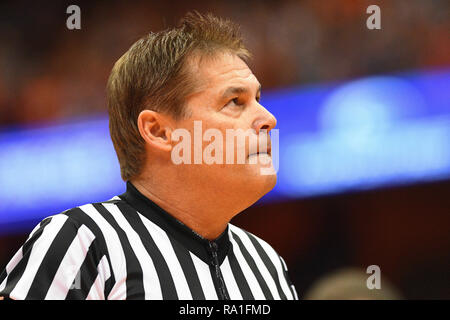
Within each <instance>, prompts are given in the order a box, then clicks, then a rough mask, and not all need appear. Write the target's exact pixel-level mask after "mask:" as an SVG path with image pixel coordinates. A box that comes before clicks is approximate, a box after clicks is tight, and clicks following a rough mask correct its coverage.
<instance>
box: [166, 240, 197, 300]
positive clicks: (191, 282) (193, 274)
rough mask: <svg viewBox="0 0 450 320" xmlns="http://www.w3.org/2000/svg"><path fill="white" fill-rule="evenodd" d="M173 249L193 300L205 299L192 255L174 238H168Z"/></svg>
mask: <svg viewBox="0 0 450 320" xmlns="http://www.w3.org/2000/svg"><path fill="white" fill-rule="evenodd" d="M170 242H171V243H172V247H173V250H174V251H175V254H176V256H177V258H178V261H180V264H181V268H182V269H183V273H184V277H185V278H186V281H187V283H188V286H189V289H190V290H191V294H192V299H193V300H205V299H206V298H205V293H204V292H203V288H202V285H201V283H200V279H199V278H198V274H197V270H196V269H195V266H194V262H193V261H192V257H191V255H190V253H189V250H187V249H186V248H185V247H183V246H182V245H180V243H179V242H178V241H176V240H173V239H172V238H170Z"/></svg>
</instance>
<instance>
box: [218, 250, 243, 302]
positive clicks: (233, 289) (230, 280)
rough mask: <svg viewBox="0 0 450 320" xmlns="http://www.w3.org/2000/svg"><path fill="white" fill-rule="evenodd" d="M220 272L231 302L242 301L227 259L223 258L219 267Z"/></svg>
mask: <svg viewBox="0 0 450 320" xmlns="http://www.w3.org/2000/svg"><path fill="white" fill-rule="evenodd" d="M220 270H221V271H222V275H223V280H224V282H225V286H226V287H227V290H228V295H229V296H230V299H231V300H242V299H243V298H242V294H241V291H240V290H239V287H238V285H237V282H236V279H235V278H234V275H233V271H231V267H230V261H229V260H228V257H226V258H225V260H224V261H223V263H222V265H221V266H220Z"/></svg>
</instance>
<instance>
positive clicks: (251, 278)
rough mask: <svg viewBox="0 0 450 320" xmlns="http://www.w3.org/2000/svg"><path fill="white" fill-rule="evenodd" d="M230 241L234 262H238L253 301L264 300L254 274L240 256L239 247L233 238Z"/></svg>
mask: <svg viewBox="0 0 450 320" xmlns="http://www.w3.org/2000/svg"><path fill="white" fill-rule="evenodd" d="M230 240H231V243H232V245H233V252H234V255H235V257H236V260H237V261H238V264H239V266H240V267H241V269H242V273H244V277H245V280H247V283H248V286H249V287H250V290H251V291H252V294H253V297H254V298H255V300H265V299H266V297H265V296H264V293H263V292H262V289H261V287H260V286H259V283H258V280H257V279H256V277H255V274H254V273H253V271H252V269H251V268H250V266H249V265H248V263H247V261H246V260H245V258H244V256H243V255H242V252H241V249H240V248H239V245H238V244H237V243H236V241H234V239H233V237H230Z"/></svg>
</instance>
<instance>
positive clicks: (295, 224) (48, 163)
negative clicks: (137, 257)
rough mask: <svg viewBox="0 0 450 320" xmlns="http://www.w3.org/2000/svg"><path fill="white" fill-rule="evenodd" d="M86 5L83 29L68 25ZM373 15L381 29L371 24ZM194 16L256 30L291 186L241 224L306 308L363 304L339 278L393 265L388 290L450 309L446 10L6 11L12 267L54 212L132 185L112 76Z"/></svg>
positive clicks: (385, 280)
mask: <svg viewBox="0 0 450 320" xmlns="http://www.w3.org/2000/svg"><path fill="white" fill-rule="evenodd" d="M71 4H76V5H78V6H79V7H80V9H81V29H80V30H69V29H68V28H67V27H66V20H67V18H68V17H69V14H67V13H66V9H67V7H68V6H69V5H71ZM372 4H377V5H378V6H379V7H380V9H381V29H380V30H369V29H368V28H367V26H366V20H367V19H368V17H369V14H367V13H366V8H367V7H368V6H369V5H372ZM191 9H196V10H198V11H200V12H206V11H210V12H212V13H214V14H216V15H218V16H221V17H226V18H230V19H232V20H234V21H236V22H238V23H239V24H241V26H242V32H243V34H244V36H245V39H246V43H247V45H248V47H249V49H250V51H251V52H252V53H253V55H254V58H253V60H252V61H251V64H250V67H251V68H252V70H253V72H254V73H255V75H256V76H257V78H258V80H259V81H260V82H261V84H262V87H263V94H262V104H263V105H264V106H265V107H266V108H267V109H268V110H269V111H271V112H272V113H273V114H274V115H275V116H276V117H277V119H278V125H277V128H278V129H279V172H278V183H277V186H276V187H275V189H274V190H273V191H271V192H270V193H269V194H267V195H266V196H265V197H264V198H262V199H261V200H260V201H259V202H258V203H256V204H255V205H254V206H252V207H250V208H248V209H247V210H245V212H243V213H241V214H240V215H238V216H237V217H236V218H235V219H234V220H233V221H232V222H233V223H234V224H236V225H238V226H241V227H243V228H245V229H247V230H249V231H250V232H252V233H254V234H256V235H258V236H260V237H262V238H263V239H265V240H266V241H268V242H269V243H271V244H272V245H273V247H274V248H275V249H276V250H277V251H278V252H279V253H280V254H281V255H282V256H283V258H284V259H285V261H286V263H287V265H288V267H289V272H290V277H291V280H292V281H293V283H294V284H295V285H296V288H297V291H298V294H299V297H300V298H314V297H315V298H324V297H325V298H326V297H330V296H327V295H326V294H325V293H324V292H325V291H327V290H328V291H327V292H329V291H330V290H331V291H332V292H335V293H336V292H338V293H340V292H342V295H338V296H332V297H333V298H340V297H341V298H343V299H344V298H349V295H348V294H347V293H345V292H344V290H347V289H345V288H347V287H348V286H343V285H342V284H336V281H334V280H333V281H331V282H330V281H328V282H327V279H330V278H333V277H336V275H337V278H338V279H341V280H342V279H344V280H342V281H347V280H345V279H351V280H348V281H347V283H354V282H355V281H356V282H357V283H359V284H361V281H364V277H365V276H366V277H369V276H370V274H366V269H367V267H368V266H370V265H377V266H379V267H380V270H381V285H382V290H388V289H384V288H389V292H386V295H384V297H389V298H405V299H450V103H449V101H450V42H449V30H450V28H449V27H450V25H449V21H450V19H449V13H450V2H449V1H445V0H442V1H439V0H432V1H419V0H410V1H407V0H396V1H375V0H371V1H365V0H330V1H313V0H306V1H301V0H295V1H294V0H292V1H291V0H282V1H280V0H277V1H242V0H241V1H237V0H227V1H189V4H188V3H187V2H186V1H171V2H163V1H158V2H157V1H74V2H64V1H42V2H31V1H2V2H1V4H0V39H1V42H0V43H1V45H0V269H1V270H3V269H4V267H5V266H6V264H7V263H8V261H9V260H10V259H11V257H12V256H13V254H14V253H15V252H16V251H17V250H18V249H19V248H20V246H21V245H22V244H23V242H24V241H25V240H26V238H27V236H28V234H29V233H30V232H31V230H32V228H33V227H34V226H35V225H36V224H37V223H38V222H39V221H40V220H42V219H43V218H45V217H47V216H49V215H53V214H56V213H59V212H61V211H63V210H65V209H68V208H72V207H75V206H79V205H82V204H85V203H89V202H97V201H103V200H107V199H109V198H111V197H113V196H114V195H117V194H120V193H122V192H124V190H125V184H124V182H123V181H122V180H121V179H120V171H119V165H118V162H117V158H116V155H115V152H114V150H113V147H112V143H111V141H110V137H109V132H108V118H107V113H106V105H105V85H106V81H107V78H108V75H109V72H110V70H111V68H112V66H113V64H114V62H115V61H116V60H117V59H118V58H119V57H120V56H121V55H122V54H123V52H125V51H126V50H127V49H128V48H129V46H130V45H131V44H132V43H133V42H135V41H136V40H137V39H139V38H140V37H141V36H143V35H145V34H146V33H148V32H150V31H159V30H162V29H165V28H168V27H171V26H173V25H176V24H177V22H178V21H179V19H180V18H181V17H182V16H183V15H184V14H185V13H186V12H187V11H188V10H191ZM342 270H344V271H342ZM345 270H353V271H354V273H355V274H357V276H356V277H352V274H353V273H350V276H349V275H348V272H347V273H345ZM355 270H356V271H355ZM353 271H352V272H353ZM342 272H344V273H342ZM358 272H359V273H358ZM361 273H362V275H361ZM324 279H325V280H324ZM355 279H362V280H355ZM342 281H341V282H342ZM358 281H359V282H358ZM324 283H325V284H324ZM327 283H328V284H327ZM324 286H325V287H327V286H328V287H327V288H325V289H320V288H322V287H324ZM330 287H331V289H330ZM321 290H322V291H321ZM318 291H320V292H319V293H318ZM368 292H369V291H368V290H367V292H365V293H362V294H358V295H357V297H356V298H361V297H363V298H364V297H365V296H367V295H368V294H369V293H368ZM392 292H395V294H393V293H392ZM379 296H380V295H378V296H377V297H375V296H373V295H372V298H379ZM381 296H382V295H381ZM353 298H355V296H353ZM367 298H371V296H367Z"/></svg>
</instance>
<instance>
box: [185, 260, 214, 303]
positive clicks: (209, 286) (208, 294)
mask: <svg viewBox="0 0 450 320" xmlns="http://www.w3.org/2000/svg"><path fill="white" fill-rule="evenodd" d="M189 253H190V254H191V258H192V262H193V263H194V267H195V270H196V271H197V275H198V279H199V280H200V284H201V286H202V289H203V293H204V295H205V299H206V300H218V297H217V293H216V288H215V287H214V283H213V280H212V278H211V272H210V271H209V266H208V265H207V264H206V263H204V262H203V261H202V260H200V259H199V258H197V256H196V255H194V254H192V252H189Z"/></svg>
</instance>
